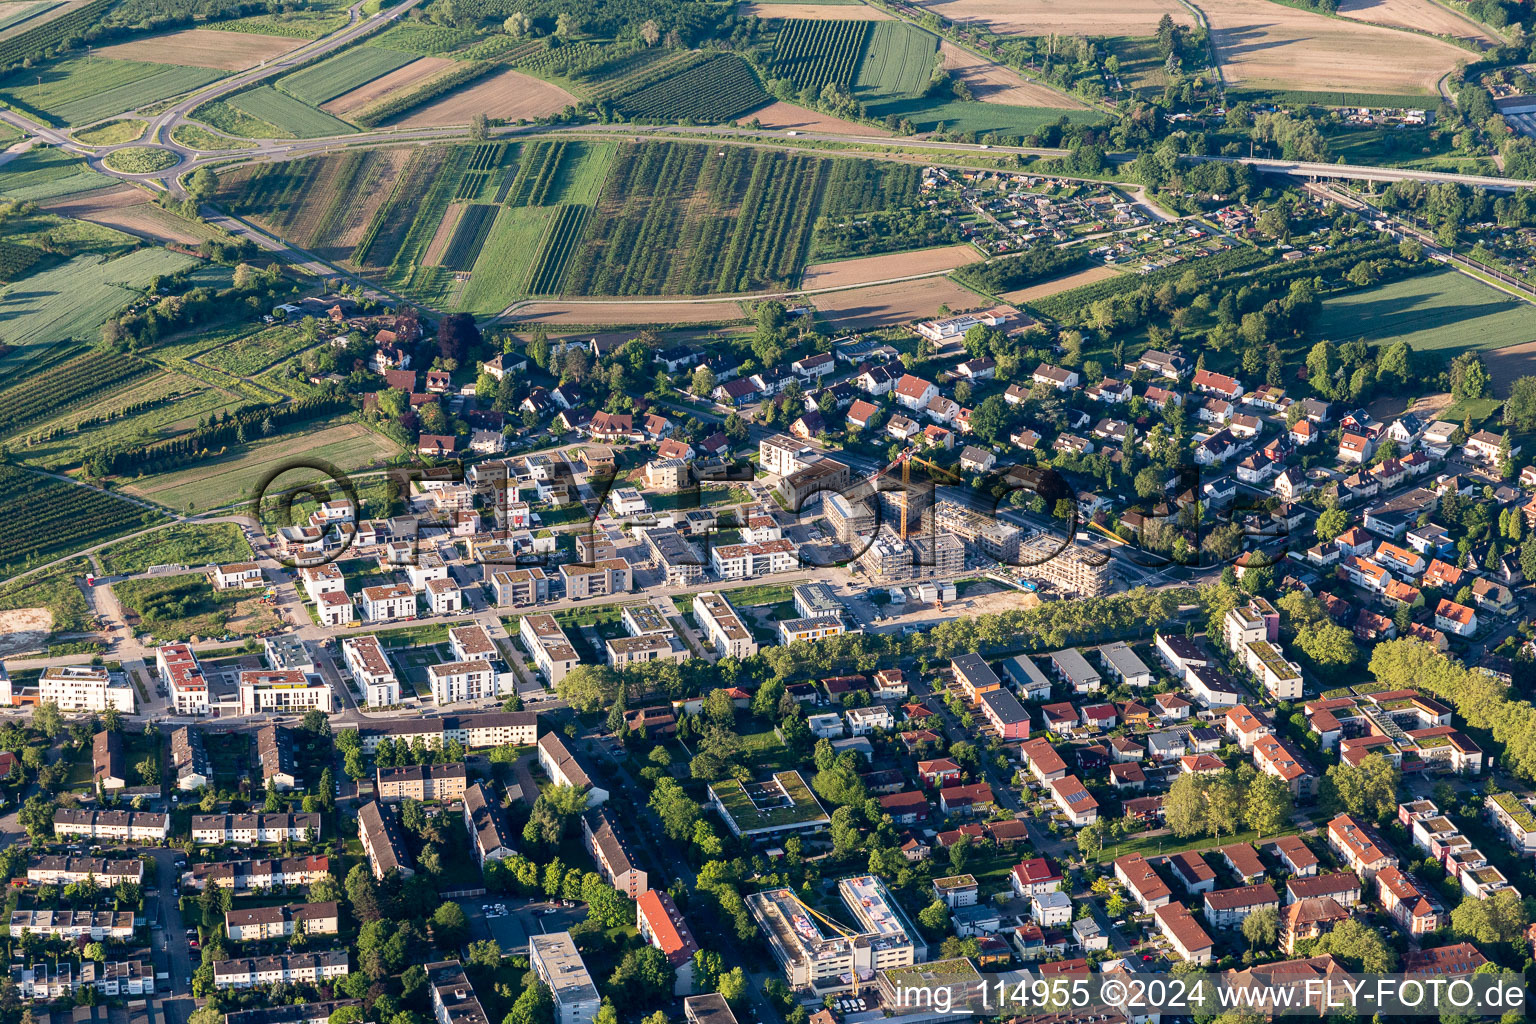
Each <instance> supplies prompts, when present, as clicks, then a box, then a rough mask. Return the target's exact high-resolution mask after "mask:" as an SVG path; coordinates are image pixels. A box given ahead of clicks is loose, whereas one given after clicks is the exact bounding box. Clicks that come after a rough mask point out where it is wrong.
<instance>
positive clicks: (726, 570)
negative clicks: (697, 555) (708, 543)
mask: <svg viewBox="0 0 1536 1024" xmlns="http://www.w3.org/2000/svg"><path fill="white" fill-rule="evenodd" d="M709 560H710V564H711V566H712V567H713V568H714V570H715V575H716V576H718V577H720V578H721V579H722V580H739V579H746V578H748V577H749V576H762V575H765V574H767V573H775V572H789V571H791V570H792V569H795V568H798V567H799V564H800V560H799V557H798V556H797V555H796V554H795V545H794V543H793V542H792V541H787V540H782V539H781V540H767V541H762V542H760V543H757V544H721V545H719V546H718V547H714V548H711V549H710V553H709Z"/></svg>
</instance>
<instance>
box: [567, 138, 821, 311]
mask: <svg viewBox="0 0 1536 1024" xmlns="http://www.w3.org/2000/svg"><path fill="white" fill-rule="evenodd" d="M828 169H829V168H828V165H827V163H826V162H825V161H823V160H819V159H816V158H813V157H805V156H799V155H795V156H790V155H787V154H784V153H781V152H768V151H757V150H748V149H745V148H742V147H736V146H733V147H729V148H727V149H725V150H724V151H723V152H721V153H719V155H715V152H714V151H713V150H712V148H711V147H707V146H691V145H680V144H678V145H667V144H658V143H649V144H644V145H625V146H621V147H620V148H619V151H618V153H617V155H616V156H615V158H614V164H613V168H612V170H611V171H610V172H609V176H608V181H607V183H606V184H605V185H604V187H603V193H602V197H601V199H600V200H599V202H598V207H597V210H596V211H595V212H594V215H593V216H592V218H591V220H590V224H589V226H588V228H587V231H586V234H585V236H584V237H583V239H582V242H581V245H580V246H579V247H578V249H577V251H576V254H575V255H576V259H575V260H574V261H573V262H572V263H570V264H569V265H568V267H567V269H566V271H565V274H566V275H567V276H566V277H565V279H564V280H565V287H564V292H565V294H568V295H702V294H708V293H711V292H746V291H755V290H760V289H765V288H766V289H772V288H776V287H782V286H786V285H787V284H788V283H789V282H790V281H791V280H792V279H793V277H794V276H795V275H796V274H797V273H798V271H799V267H800V265H801V264H802V263H803V262H804V258H805V252H806V248H807V246H808V244H809V241H810V229H811V223H812V221H813V219H814V211H815V208H816V206H817V205H818V201H819V198H820V190H821V185H822V183H823V180H824V178H825V174H826V172H827V170H828ZM637 256H641V257H643V258H636V257H637Z"/></svg>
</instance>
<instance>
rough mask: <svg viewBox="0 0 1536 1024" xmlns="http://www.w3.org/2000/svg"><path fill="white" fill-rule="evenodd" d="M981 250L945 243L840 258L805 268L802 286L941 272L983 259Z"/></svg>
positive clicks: (846, 285) (870, 281) (862, 282)
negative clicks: (855, 257)
mask: <svg viewBox="0 0 1536 1024" xmlns="http://www.w3.org/2000/svg"><path fill="white" fill-rule="evenodd" d="M981 258H982V257H981V253H979V252H977V251H976V247H975V246H973V245H969V244H967V245H944V246H938V247H936V248H933V249H918V250H916V251H915V252H898V253H890V254H888V255H884V256H866V257H864V258H862V259H854V260H836V261H834V262H831V263H818V264H815V265H813V266H809V267H806V268H805V274H804V276H802V277H801V279H800V287H801V289H803V290H805V291H816V290H818V289H827V288H850V287H854V286H856V285H867V284H873V283H875V282H877V281H892V280H896V279H898V278H903V277H916V276H918V275H921V274H941V273H944V272H945V271H949V270H954V269H955V268H956V267H963V266H965V265H966V264H969V263H977V262H980V260H981Z"/></svg>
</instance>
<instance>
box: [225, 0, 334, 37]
mask: <svg viewBox="0 0 1536 1024" xmlns="http://www.w3.org/2000/svg"><path fill="white" fill-rule="evenodd" d="M346 6H347V5H345V4H316V5H314V7H313V8H311V9H310V10H291V11H285V12H283V13H281V14H270V15H255V16H253V17H249V18H234V19H231V20H229V21H215V22H211V23H209V25H208V28H210V29H214V30H216V31H219V32H235V33H238V34H241V35H250V34H253V33H254V34H256V35H267V36H286V37H287V38H290V39H299V40H303V39H318V38H319V37H320V36H323V35H325V34H326V33H328V32H334V31H336V30H337V29H338V28H341V27H342V26H344V25H345V24H346V23H347V12H346ZM316 8H319V9H316ZM325 8H329V9H325Z"/></svg>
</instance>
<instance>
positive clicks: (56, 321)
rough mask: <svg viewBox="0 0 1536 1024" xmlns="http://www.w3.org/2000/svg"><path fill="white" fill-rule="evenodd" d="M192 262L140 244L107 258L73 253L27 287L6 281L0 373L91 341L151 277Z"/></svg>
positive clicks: (0, 301)
mask: <svg viewBox="0 0 1536 1024" xmlns="http://www.w3.org/2000/svg"><path fill="white" fill-rule="evenodd" d="M196 263H197V260H196V259H194V258H193V257H191V256H183V255H181V254H180V253H174V252H168V251H166V250H164V249H139V250H137V251H135V252H131V253H127V254H126V255H123V256H120V257H118V258H116V259H111V260H109V259H107V258H106V257H103V256H77V257H75V258H74V259H72V260H70V261H69V262H67V263H63V264H60V265H59V266H56V267H52V268H50V269H48V270H44V271H41V272H39V273H36V274H33V275H31V276H30V277H28V278H27V279H26V282H25V287H22V286H20V285H10V286H9V287H7V288H6V290H5V292H4V293H3V294H0V342H4V343H5V344H6V345H10V346H13V347H12V349H11V350H10V351H8V352H6V353H5V354H4V355H0V373H5V372H10V371H13V370H14V369H15V368H16V367H18V366H21V365H22V364H23V363H26V362H28V361H30V360H32V359H34V358H36V356H37V355H38V354H40V353H42V352H44V351H45V350H47V349H48V348H50V347H52V346H55V345H60V344H66V343H68V344H75V343H80V342H90V343H94V342H95V341H96V340H97V339H98V338H100V337H101V325H102V324H103V323H104V322H105V321H106V320H107V318H108V317H110V316H111V315H112V314H113V313H116V312H117V311H118V310H119V309H121V308H123V307H124V306H126V305H128V303H130V302H131V301H133V299H134V298H136V297H137V296H138V294H139V292H140V291H141V290H142V289H143V288H144V287H145V286H146V285H148V284H149V282H150V281H151V280H152V279H154V278H156V277H160V276H163V275H165V274H174V273H176V272H177V271H179V270H184V269H186V268H188V267H191V266H194V265H196Z"/></svg>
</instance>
